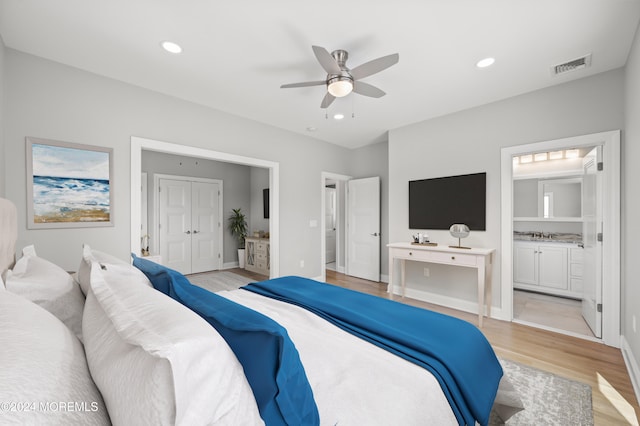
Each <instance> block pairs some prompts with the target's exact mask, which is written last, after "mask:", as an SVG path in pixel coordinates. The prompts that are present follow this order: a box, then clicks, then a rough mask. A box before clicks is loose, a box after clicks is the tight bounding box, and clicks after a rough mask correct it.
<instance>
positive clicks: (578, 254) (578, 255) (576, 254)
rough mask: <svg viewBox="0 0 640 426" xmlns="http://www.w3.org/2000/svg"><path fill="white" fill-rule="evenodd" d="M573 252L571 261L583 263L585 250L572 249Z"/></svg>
mask: <svg viewBox="0 0 640 426" xmlns="http://www.w3.org/2000/svg"><path fill="white" fill-rule="evenodd" d="M570 252H571V261H572V262H582V259H583V256H584V255H583V253H584V249H582V248H572V249H571V250H570Z"/></svg>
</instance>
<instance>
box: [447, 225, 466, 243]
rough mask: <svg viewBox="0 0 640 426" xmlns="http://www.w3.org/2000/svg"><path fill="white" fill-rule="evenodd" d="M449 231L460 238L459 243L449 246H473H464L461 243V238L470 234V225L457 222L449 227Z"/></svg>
mask: <svg viewBox="0 0 640 426" xmlns="http://www.w3.org/2000/svg"><path fill="white" fill-rule="evenodd" d="M449 233H450V234H451V235H452V236H453V237H454V238H457V239H458V245H457V246H449V247H451V248H459V249H471V247H462V246H461V245H460V239H461V238H467V237H468V236H469V227H468V226H467V225H465V224H463V223H455V224H453V225H451V228H449Z"/></svg>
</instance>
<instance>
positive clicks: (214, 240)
mask: <svg viewBox="0 0 640 426" xmlns="http://www.w3.org/2000/svg"><path fill="white" fill-rule="evenodd" d="M219 195H220V186H219V185H218V184H217V183H205V182H191V273H192V274H195V273H198V272H205V271H212V270H215V269H220V259H221V254H220V245H219V243H218V241H219V236H220V232H221V224H220V217H219V210H220V202H219Z"/></svg>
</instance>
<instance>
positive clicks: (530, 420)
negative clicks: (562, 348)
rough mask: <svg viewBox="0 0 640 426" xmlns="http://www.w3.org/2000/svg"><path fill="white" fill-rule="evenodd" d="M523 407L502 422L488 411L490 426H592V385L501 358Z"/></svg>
mask: <svg viewBox="0 0 640 426" xmlns="http://www.w3.org/2000/svg"><path fill="white" fill-rule="evenodd" d="M500 363H501V364H502V368H503V370H504V372H505V374H506V375H507V377H508V378H509V380H510V381H511V383H512V384H513V387H514V388H515V390H516V391H517V392H518V394H519V396H520V399H521V400H522V403H523V405H524V410H522V411H520V412H519V413H516V414H515V415H513V417H511V418H510V419H509V420H507V422H506V423H503V422H502V421H501V420H500V419H499V418H498V417H497V416H496V415H495V413H493V412H492V413H491V419H490V421H489V424H490V425H491V426H497V425H504V424H506V425H507V426H531V425H536V426H543V425H544V426H555V425H558V426H592V425H593V410H592V403H591V387H590V386H589V385H586V384H584V383H580V382H576V381H573V380H569V379H565V378H562V377H559V376H556V375H554V374H551V373H547V372H546V371H542V370H538V369H536V368H532V367H528V366H526V365H522V364H519V363H516V362H513V361H508V360H504V359H501V360H500Z"/></svg>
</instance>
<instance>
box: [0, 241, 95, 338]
mask: <svg viewBox="0 0 640 426" xmlns="http://www.w3.org/2000/svg"><path fill="white" fill-rule="evenodd" d="M5 280H6V283H5V286H6V288H7V290H9V291H10V292H12V293H15V294H19V295H20V296H23V297H25V298H26V299H29V300H31V301H32V302H34V303H36V304H38V305H40V306H42V307H43V308H44V309H46V310H47V311H49V312H51V313H52V314H53V315H55V316H56V317H57V318H58V319H59V320H60V321H62V322H63V323H65V325H66V326H67V327H69V329H70V330H71V331H72V332H73V333H74V334H75V335H76V336H77V337H78V338H79V339H80V340H82V310H83V308H84V296H83V295H82V292H81V291H80V287H79V286H78V284H77V283H76V282H75V281H74V280H73V278H72V277H71V275H69V273H67V272H66V271H65V270H64V269H62V268H61V267H59V266H57V265H56V264H54V263H51V262H49V261H48V260H46V259H43V258H41V257H38V256H37V254H36V252H35V249H34V247H33V246H32V245H31V246H27V247H25V248H24V249H23V250H22V257H21V258H20V260H18V261H17V262H16V264H15V266H14V267H13V269H12V270H10V271H7V274H6V277H5Z"/></svg>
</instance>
